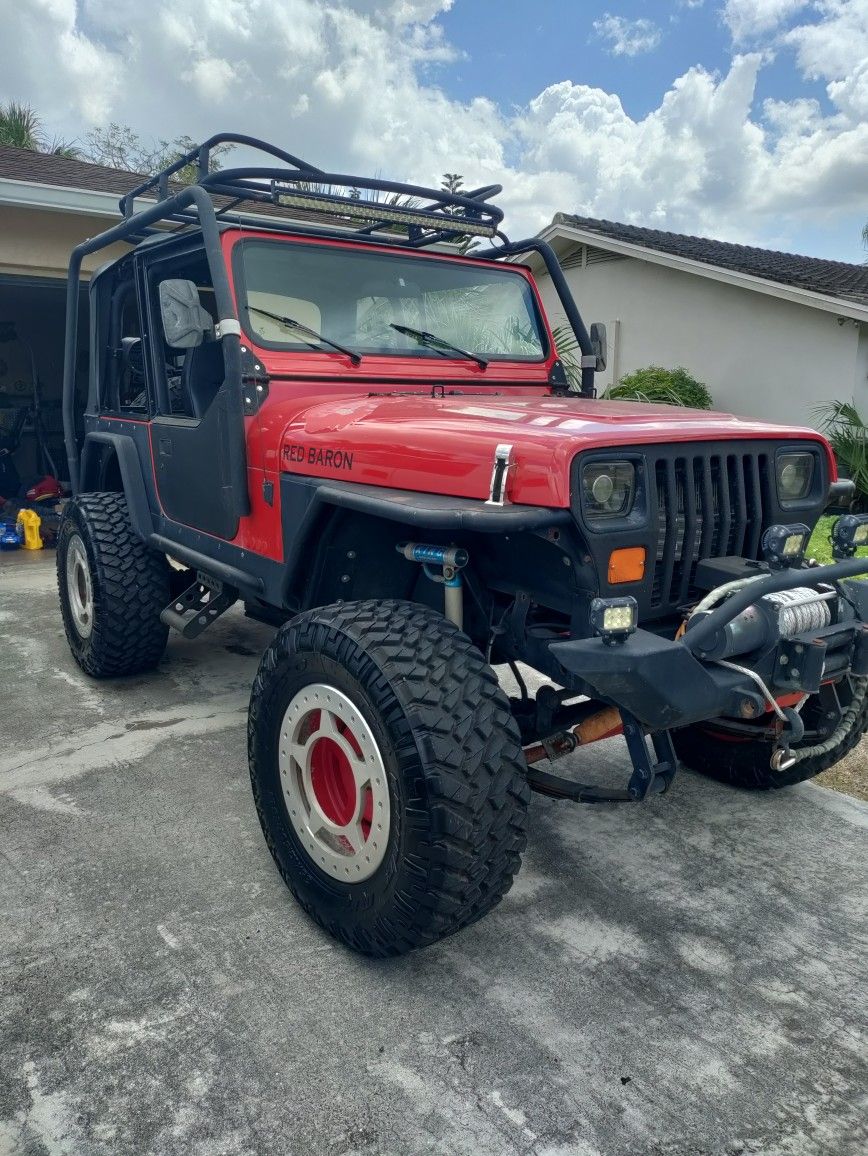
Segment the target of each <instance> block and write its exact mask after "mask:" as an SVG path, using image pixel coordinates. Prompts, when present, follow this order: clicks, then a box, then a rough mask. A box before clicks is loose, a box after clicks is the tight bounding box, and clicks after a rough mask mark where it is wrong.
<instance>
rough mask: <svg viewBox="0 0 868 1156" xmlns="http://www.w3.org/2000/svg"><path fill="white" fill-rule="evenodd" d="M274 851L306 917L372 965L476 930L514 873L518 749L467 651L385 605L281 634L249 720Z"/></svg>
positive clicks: (449, 634) (520, 778)
mask: <svg viewBox="0 0 868 1156" xmlns="http://www.w3.org/2000/svg"><path fill="white" fill-rule="evenodd" d="M247 734H248V744H249V746H248V749H249V756H250V781H251V785H252V787H253V797H254V800H255V803H256V810H257V812H258V814H259V820H260V822H261V824H262V830H263V832H264V834H265V838H266V842H267V843H268V848H269V850H270V851H271V854H272V855H273V857H274V861H275V863H276V864H277V866H278V869H279V870H280V873H281V875H282V876H283V878H284V880H285V881H286V883H287V885H288V886H289V888H290V889H291V890H292V892H293V894H294V895H295V897H296V898H297V899H298V901H299V902H300V903H301V905H302V907H303V908H304V910H305V911H306V912H307V913H308V914H309V915H310V916H311V917H312V918H313V919H315V920H316V921H317V923H319V924H320V925H321V926H322V927H324V928H325V929H326V930H327V931H328V932H329V933H330V934H331V935H333V936H335V937H336V938H337V939H340V940H341V941H342V942H344V943H346V944H347V945H348V946H350V947H352V948H354V949H355V950H356V951H360V952H363V953H364V954H365V955H372V956H389V955H402V954H403V953H404V952H407V951H412V950H413V949H414V948H417V947H424V946H425V945H426V944H429V943H434V942H436V941H437V940H438V939H443V938H444V936H447V935H452V934H453V933H454V932H456V931H459V930H460V929H461V928H464V927H467V926H468V925H469V924H471V923H473V922H474V921H475V920H477V919H479V918H481V917H482V916H483V915H485V914H487V912H489V911H491V909H492V908H493V907H495V906H496V905H497V903H498V902H499V901H500V900H501V898H502V897H503V896H504V895H505V894H506V892H507V891H508V890H509V887H510V885H511V883H512V879H513V876H514V875H515V872H516V871H517V870H518V868H519V864H520V862H521V852H522V850H523V848H524V845H525V823H526V813H527V804H528V799H529V797H530V790H529V787H528V785H527V778H526V767H525V764H524V759H523V755H522V751H521V736H520V735H519V732H518V728H517V726H516V724H515V720H514V719H513V717H512V714H511V712H510V707H509V701H508V700H507V698H506V696H505V695H504V693H503V691H502V690H501V688H500V686H499V684H498V681H497V676H496V675H495V673H494V671H493V670H492V669H491V667H490V666H489V665H488V664H487V663H486V661H485V659H484V658H483V656H482V654H481V653H480V652H479V650H477V649H476V647H474V646H473V644H472V642H471V641H470V639H469V638H468V637H467V636H466V635H465V634H462V633H461V631H460V630H459V629H458V628H457V627H456V626H455V625H454V624H453V623H452V622H448V621H447V620H446V619H445V618H444V617H443V616H442V615H440V614H438V613H437V612H436V611H434V610H431V609H429V608H428V607H426V606H417V605H415V604H413V603H409V602H399V601H394V600H391V599H387V600H383V601H364V602H344V603H339V604H335V605H333V606H323V607H319V608H317V609H315V610H308V611H305V612H304V613H303V614H299V615H298V616H297V617H296V618H294V619H292V620H291V621H290V622H288V623H286V625H285V626H283V627H281V629H280V630H279V631H278V632H277V634H276V635H275V637H274V640H273V641H272V643H271V645H270V646H269V648H268V650H266V652H265V654H264V655H263V657H262V662H261V663H260V666H259V671H258V673H257V675H256V680H255V681H254V684H253V690H252V693H251V696H250V713H249V717H248V731H247Z"/></svg>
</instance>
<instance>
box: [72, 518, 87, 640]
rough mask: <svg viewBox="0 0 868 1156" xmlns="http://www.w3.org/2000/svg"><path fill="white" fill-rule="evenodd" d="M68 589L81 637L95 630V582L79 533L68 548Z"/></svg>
mask: <svg viewBox="0 0 868 1156" xmlns="http://www.w3.org/2000/svg"><path fill="white" fill-rule="evenodd" d="M66 591H67V595H68V597H69V610H70V613H71V615H72V621H73V625H74V626H75V629H76V632H77V633H78V635H79V637H80V638H83V639H84V638H89V637H90V633H91V631H92V630H93V583H92V582H91V577H90V566H89V565H88V561H87V552H86V551H85V548H84V542H83V541H82V540H81V537H80V536H79V535H78V534H73V535H72V537H71V538H70V539H69V545H68V546H67V550H66Z"/></svg>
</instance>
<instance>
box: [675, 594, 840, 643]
mask: <svg viewBox="0 0 868 1156" xmlns="http://www.w3.org/2000/svg"><path fill="white" fill-rule="evenodd" d="M835 598H837V594H836V592H835V591H834V590H832V589H831V588H825V589H819V590H814V589H812V588H811V587H810V586H796V587H794V588H793V589H792V590H781V591H779V592H778V593H776V594H766V595H765V596H764V597H762V598H760V599H758V601H756V602H755V603H754V604H753V605H752V606H749V607H748V608H747V610H743V611H742V612H741V614H739V615H738V616H737V617H736V618H733V620H732V621H731V622H728V623H727V624H726V625H725V626H723V627H721V629H720V630H719V631H718V632H717V634H716V635H715V636H714V637H713V638H712V639H710V640H709V642H708V643H707V645H705V646H703V648H702V649H703V653H704V655H705V657H706V658H709V659H721V658H731V657H733V656H735V655H738V654H749V653H751V652H752V651H754V650H759V649H761V648H762V647H766V646H773V645H774V644H775V643H776V642H777V641H778V640H779V639H781V638H792V637H793V636H794V635H796V634H804V633H805V632H807V631H811V630H821V629H822V628H823V627H825V626H829V625H830V624H831V622H832V607H831V602H832V600H833V599H835ZM694 621H695V622H697V623H698V622H699V621H701V616H700V615H697V616H696V617H695V619H694Z"/></svg>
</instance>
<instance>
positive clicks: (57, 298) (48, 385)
mask: <svg viewBox="0 0 868 1156" xmlns="http://www.w3.org/2000/svg"><path fill="white" fill-rule="evenodd" d="M65 313H66V281H65V280H61V279H60V278H57V279H54V278H38V277H18V276H12V275H7V274H3V275H0V506H2V503H3V501H6V502H13V503H14V502H17V501H20V500H22V499H24V497H25V495H26V493H27V491H28V490H30V489H31V487H33V486H34V485H38V484H39V482H40V481H41V479H43V478H45V477H53V478H55V479H56V480H57V481H58V482H60V483H61V485H62V486H64V487H68V483H69V469H68V467H67V463H66V452H65V450H64V445H63V419H62V409H61V392H62V383H63V341H64V324H65ZM87 330H88V309H87V292H86V289H83V290H82V300H81V307H80V312H79V335H78V351H79V352H78V358H77V364H76V392H77V393H78V394H79V397H80V398H81V399H84V397H85V396H86V393H87V371H88V355H87ZM77 408H78V412H81V407H80V406H79V407H77Z"/></svg>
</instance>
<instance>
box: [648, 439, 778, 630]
mask: <svg viewBox="0 0 868 1156" xmlns="http://www.w3.org/2000/svg"><path fill="white" fill-rule="evenodd" d="M649 467H650V468H651V471H652V473H651V476H652V477H653V478H654V481H655V492H656V508H655V494H652V495H651V503H652V509H651V517H652V521H653V520H654V518H656V543H657V551H656V557H655V560H654V574H653V580H652V586H651V608H652V609H653V610H659V609H661V608H663V607H673V608H674V607H676V606H680V605H683V604H685V603H688V602H690V601H692V600H694V598H695V597H696V596H697V591H696V588H695V587H694V584H693V580H694V576H695V574H696V565H697V563H698V562H699V560H700V559H701V558H717V557H720V556H723V555H728V554H735V555H738V556H740V557H743V558H756V557H757V554H758V551H759V544H760V535H761V534H762V528H763V513H764V510H763V489H762V482H761V479H762V478H763V477H768V476H769V472H768V471H769V458H768V456H767V455H766V454H764V453H748V452H743V453H742V452H735V453H732V452H727V453H705V454H703V453H685V454H684V455H683V456H671V455H670V456H666V457H658V458H655V459H652V460H651V461H649Z"/></svg>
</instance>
